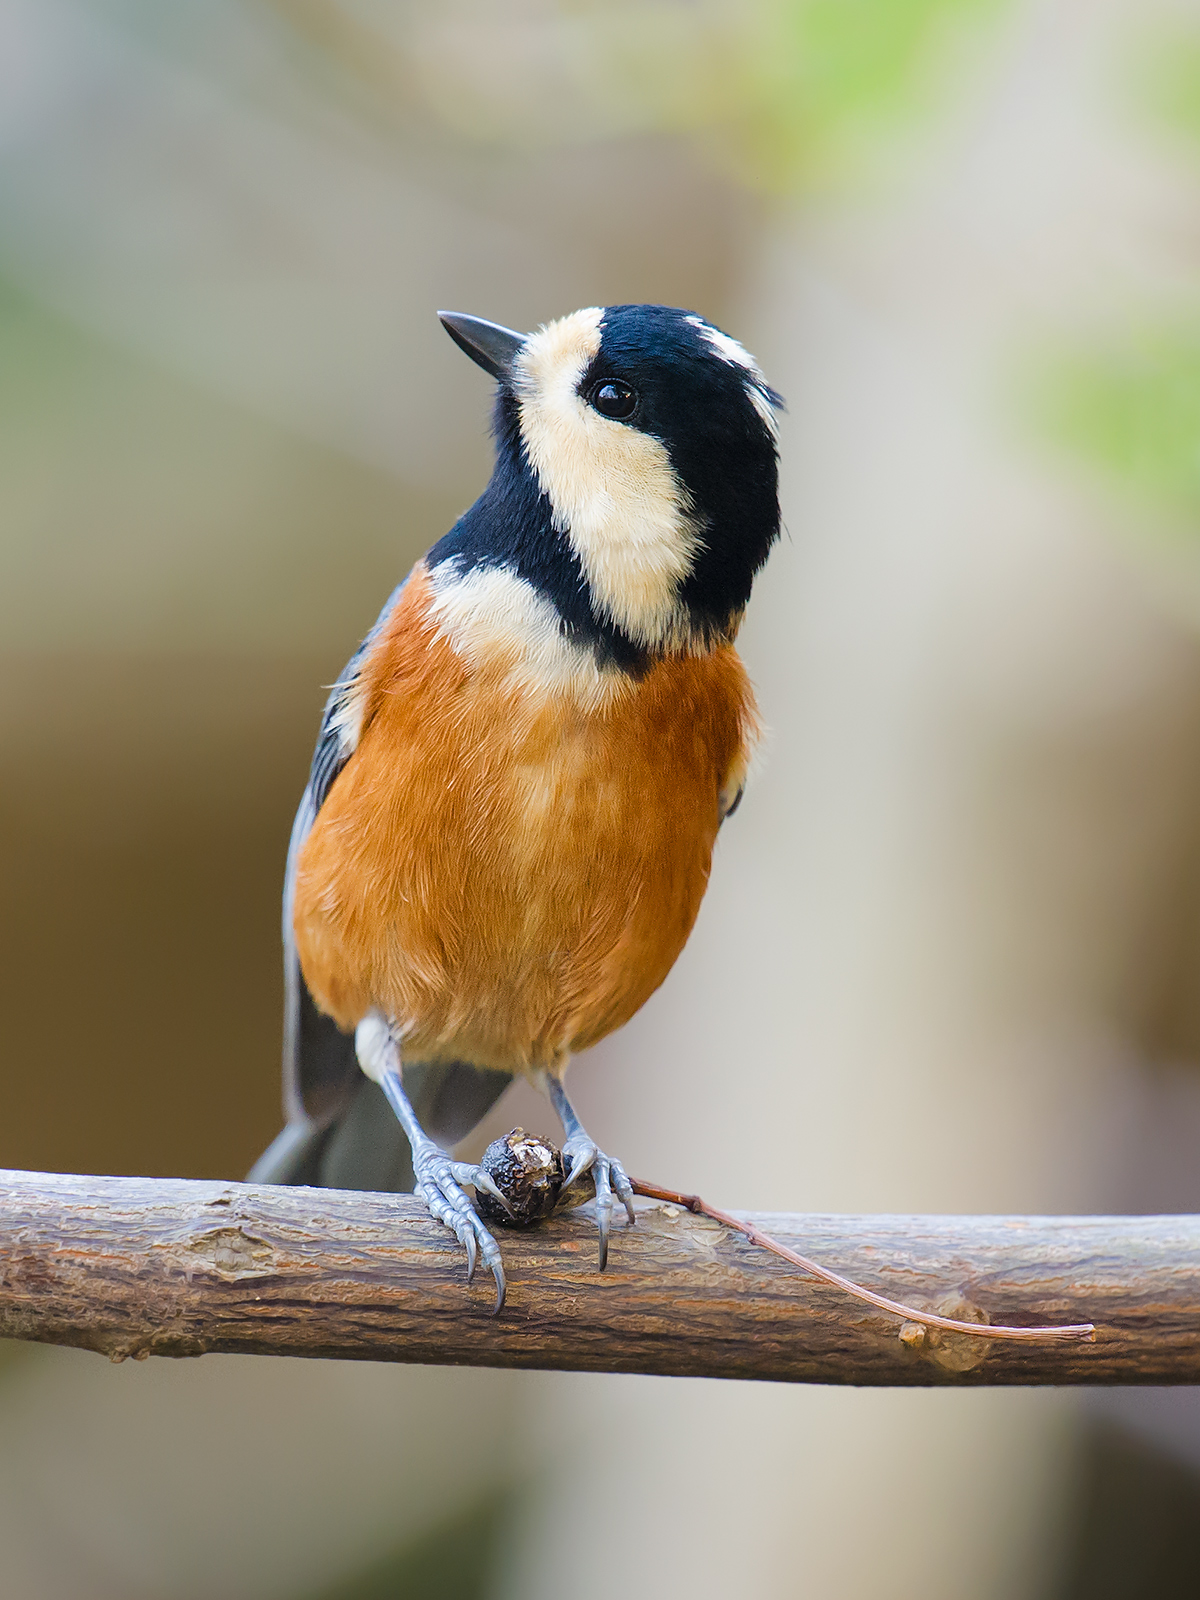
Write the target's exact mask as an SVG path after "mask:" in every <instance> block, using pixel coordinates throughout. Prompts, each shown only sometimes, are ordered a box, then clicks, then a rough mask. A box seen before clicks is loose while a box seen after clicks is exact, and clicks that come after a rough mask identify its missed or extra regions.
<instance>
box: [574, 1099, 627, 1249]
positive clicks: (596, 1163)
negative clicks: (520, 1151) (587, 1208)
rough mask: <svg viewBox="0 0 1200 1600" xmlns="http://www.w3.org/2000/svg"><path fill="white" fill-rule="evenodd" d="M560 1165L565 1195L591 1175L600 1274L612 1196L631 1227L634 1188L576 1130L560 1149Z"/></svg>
mask: <svg viewBox="0 0 1200 1600" xmlns="http://www.w3.org/2000/svg"><path fill="white" fill-rule="evenodd" d="M562 1155H563V1166H564V1167H565V1168H566V1169H567V1180H566V1182H565V1183H564V1184H563V1190H564V1192H565V1191H566V1190H567V1189H569V1188H570V1187H571V1186H572V1184H574V1183H577V1182H578V1181H579V1179H580V1178H582V1177H583V1176H584V1174H585V1173H588V1172H590V1173H591V1175H592V1183H593V1184H594V1185H595V1189H596V1228H597V1230H598V1232H599V1235H600V1271H601V1272H603V1271H604V1268H605V1267H606V1266H607V1265H608V1235H609V1229H610V1228H611V1226H612V1214H613V1195H614V1191H615V1194H616V1198H617V1199H618V1200H620V1202H621V1204H622V1205H623V1206H624V1207H625V1212H626V1215H627V1216H628V1218H629V1222H630V1225H631V1226H632V1225H633V1223H634V1222H635V1221H636V1220H637V1219H636V1217H635V1215H634V1210H633V1185H632V1184H631V1183H630V1181H629V1178H628V1176H627V1174H626V1172H625V1168H624V1167H623V1166H622V1165H621V1163H620V1162H619V1161H617V1160H615V1159H614V1158H613V1157H612V1156H606V1155H605V1154H604V1151H603V1150H601V1149H599V1148H598V1147H597V1145H596V1143H595V1141H594V1140H593V1139H591V1138H590V1137H589V1136H588V1134H586V1133H585V1132H584V1130H583V1129H582V1128H577V1129H576V1130H575V1131H574V1132H573V1133H571V1134H570V1135H569V1136H568V1138H567V1140H566V1142H565V1143H564V1145H563V1147H562Z"/></svg>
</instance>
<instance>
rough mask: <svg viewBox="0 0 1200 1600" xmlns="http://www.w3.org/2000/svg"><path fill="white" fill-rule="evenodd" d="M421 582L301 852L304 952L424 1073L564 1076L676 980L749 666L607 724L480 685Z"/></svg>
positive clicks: (641, 699) (337, 1000)
mask: <svg viewBox="0 0 1200 1600" xmlns="http://www.w3.org/2000/svg"><path fill="white" fill-rule="evenodd" d="M429 601H430V586H429V581H428V578H427V577H426V576H425V575H424V574H423V572H421V571H420V570H418V572H417V573H414V575H413V577H412V578H411V579H410V580H409V583H408V585H407V586H406V588H405V591H404V594H403V596H402V598H401V600H400V603H399V604H398V606H397V608H396V611H395V613H394V614H393V616H392V618H391V620H390V622H389V624H388V625H387V627H386V628H385V630H384V632H383V634H382V635H381V637H380V639H379V641H378V643H377V645H376V647H375V650H374V652H373V654H372V657H371V660H370V661H369V663H368V667H367V677H366V682H365V685H364V699H365V722H364V729H363V732H362V735H361V738H360V741H359V745H358V748H357V750H356V751H355V754H354V755H353V756H352V757H351V759H350V761H349V762H348V764H347V765H346V767H345V769H344V770H343V772H342V773H341V775H340V776H339V777H338V779H337V781H336V782H335V784H334V786H333V788H332V790H331V791H330V794H329V796H328V798H327V799H326V801H325V804H324V806H323V807H322V809H321V812H320V814H319V815H318V817H317V820H316V823H315V824H314V827H313V830H312V833H311V834H310V836H309V838H308V841H307V843H306V844H305V846H304V849H303V851H302V853H301V856H300V860H299V864H298V871H297V878H296V898H295V929H296V942H297V948H298V950H299V954H300V961H301V965H302V967H303V971H304V976H305V980H306V982H307V983H308V986H309V988H310V990H311V992H312V994H313V997H314V998H315V1000H316V1001H317V1003H318V1005H320V1006H321V1008H322V1009H323V1010H325V1011H327V1012H328V1013H329V1014H330V1015H331V1016H333V1017H334V1018H336V1020H337V1021H338V1022H339V1023H340V1024H341V1025H342V1026H343V1027H345V1028H352V1027H354V1026H355V1025H356V1024H357V1022H358V1021H359V1020H360V1019H361V1017H362V1016H363V1015H364V1014H365V1013H366V1011H367V1010H368V1009H370V1008H371V1007H372V1006H378V1007H379V1008H380V1009H381V1010H382V1011H383V1012H384V1013H385V1014H386V1015H387V1016H389V1017H391V1018H392V1019H393V1021H394V1022H395V1023H396V1024H397V1026H398V1028H399V1030H400V1031H401V1033H402V1034H403V1037H404V1049H405V1054H406V1056H407V1057H408V1059H410V1060H425V1061H428V1060H438V1059H456V1060H464V1061H471V1062H474V1063H476V1064H477V1065H483V1066H491V1067H499V1068H502V1069H505V1070H507V1071H514V1072H515V1071H520V1070H522V1069H526V1068H530V1067H537V1066H548V1065H553V1064H555V1063H556V1062H558V1061H560V1060H562V1059H563V1058H564V1056H565V1055H567V1054H568V1053H570V1052H572V1051H574V1050H579V1049H582V1048H584V1047H585V1046H587V1045H590V1044H594V1043H595V1042H596V1041H597V1040H598V1039H601V1038H603V1037H604V1035H605V1034H607V1033H609V1032H611V1031H612V1029H614V1028H617V1027H619V1026H620V1025H621V1024H622V1023H623V1022H626V1021H627V1020H628V1019H629V1018H630V1017H631V1016H632V1015H633V1013H634V1012H635V1011H636V1010H637V1009H638V1007H639V1006H640V1005H641V1004H642V1003H643V1001H645V1000H646V999H647V997H648V996H649V995H650V994H651V993H652V992H653V991H654V990H655V989H656V988H657V987H658V985H659V984H660V983H661V982H662V981H663V979H664V978H665V977H666V975H667V973H668V972H669V970H670V968H671V966H672V964H673V962H674V961H675V958H676V957H677V956H678V954H679V952H680V950H681V949H682V948H683V944H684V941H685V940H686V938H687V936H688V933H689V932H690V931H691V927H692V924H693V922H694V921H695V917H696V913H697V911H698V909H699V906H700V900H701V897H702V895H703V893H704V889H705V885H706V883H707V880H708V873H709V866H710V862H711V856H712V847H713V841H714V839H715V838H716V833H717V827H718V824H719V820H720V811H719V795H720V792H721V790H722V788H723V787H725V786H727V785H728V784H729V781H730V777H731V774H732V775H733V776H734V777H735V778H736V777H738V776H739V775H740V771H741V769H742V768H744V763H745V752H746V748H747V742H748V739H749V737H750V734H751V731H752V729H753V725H754V706H753V699H752V695H751V691H750V687H749V683H748V681H747V679H746V675H745V670H744V668H743V667H742V664H741V662H740V660H739V659H738V657H737V655H736V653H735V652H734V651H733V650H732V649H731V648H729V647H724V648H721V649H718V650H715V651H713V652H712V653H711V654H709V655H707V656H704V657H699V658H683V659H679V660H670V661H665V662H662V663H661V664H659V665H658V666H656V667H654V668H653V669H652V670H651V671H650V672H649V673H648V674H647V676H646V677H645V678H644V679H642V680H641V681H640V682H638V683H636V684H635V685H633V686H632V687H631V688H630V689H629V690H628V691H626V692H624V693H622V694H620V695H617V696H615V697H610V699H609V700H608V702H607V703H604V704H601V705H599V706H597V705H596V704H595V703H594V702H593V703H591V704H585V703H583V702H582V701H581V700H580V698H579V697H578V696H573V695H572V694H570V693H569V692H567V691H565V690H562V689H561V687H560V688H559V689H558V690H556V691H554V692H551V691H549V690H548V691H547V692H546V693H544V694H541V693H537V692H534V691H532V690H531V689H530V687H529V686H528V684H525V685H524V686H522V685H519V684H517V683H515V682H514V680H513V676H512V673H511V672H510V671H509V670H508V665H507V664H506V663H505V662H504V661H503V660H497V661H496V663H495V664H494V666H493V665H491V664H485V665H483V666H480V665H478V663H476V664H475V665H468V664H467V662H466V661H464V659H463V658H462V657H461V656H460V655H458V654H457V653H456V652H455V650H454V649H453V648H452V647H451V646H450V644H449V643H448V642H447V641H446V640H445V639H444V638H442V637H441V636H440V635H439V634H438V633H437V631H436V630H435V629H434V627H433V626H432V624H431V623H430V622H429V620H428V616H427V612H428V606H429Z"/></svg>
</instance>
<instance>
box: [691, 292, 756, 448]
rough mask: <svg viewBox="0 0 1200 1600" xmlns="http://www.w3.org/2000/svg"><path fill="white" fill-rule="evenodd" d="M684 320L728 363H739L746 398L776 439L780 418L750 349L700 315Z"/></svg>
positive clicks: (731, 364) (735, 365)
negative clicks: (743, 377) (743, 379)
mask: <svg viewBox="0 0 1200 1600" xmlns="http://www.w3.org/2000/svg"><path fill="white" fill-rule="evenodd" d="M687 320H688V321H689V322H690V323H691V325H692V327H693V328H696V329H697V330H698V331H699V332H700V333H701V334H703V336H704V338H705V339H707V341H708V343H709V345H710V346H711V347H712V349H713V350H715V351H716V353H717V354H718V355H719V356H720V358H721V360H722V361H724V362H727V363H728V365H729V366H731V367H740V368H741V369H742V371H743V372H744V373H745V374H746V378H745V381H744V384H743V387H744V388H745V391H746V398H747V399H748V400H749V402H750V404H751V405H752V406H753V407H754V409H755V411H757V412H758V414H759V416H760V417H761V418H762V420H763V422H764V423H765V424H766V426H767V429H768V431H769V432H770V435H771V437H772V439H777V438H778V437H779V419H778V417H777V416H776V415H775V407H774V406H773V405H772V404H771V399H770V393H769V390H768V386H767V380H766V379H765V378H764V377H763V375H762V372H761V371H760V370H759V365H758V362H757V361H755V359H754V357H753V356H752V355H751V354H750V352H749V350H747V349H746V348H745V346H744V345H740V344H739V343H738V342H737V340H736V339H731V338H730V337H729V335H728V334H727V333H722V332H721V330H720V328H714V327H713V325H712V324H711V323H710V322H705V320H704V318H703V317H689V318H688V319H687Z"/></svg>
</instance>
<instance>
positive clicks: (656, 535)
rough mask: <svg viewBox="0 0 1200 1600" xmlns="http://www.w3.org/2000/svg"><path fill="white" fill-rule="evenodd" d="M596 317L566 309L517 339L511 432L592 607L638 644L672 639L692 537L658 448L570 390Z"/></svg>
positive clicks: (593, 342)
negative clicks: (519, 440) (517, 426)
mask: <svg viewBox="0 0 1200 1600" xmlns="http://www.w3.org/2000/svg"><path fill="white" fill-rule="evenodd" d="M602 316H603V312H602V311H601V310H600V309H599V307H596V306H593V307H591V308H590V309H588V310H586V311H576V312H575V313H574V314H573V315H572V316H569V317H563V318H562V319H561V320H560V321H558V322H552V323H550V324H548V326H546V327H545V328H541V329H539V331H538V332H537V333H535V334H532V335H531V336H530V338H529V339H527V340H526V342H525V345H524V347H523V349H522V350H521V352H520V354H519V355H518V357H517V360H516V363H515V367H514V383H515V387H516V391H517V396H518V400H519V403H520V408H521V433H522V436H523V438H524V441H525V448H526V451H527V453H528V456H529V461H530V465H531V466H532V467H533V469H534V471H535V473H536V474H537V478H538V482H539V484H540V485H541V487H542V490H543V491H544V493H545V494H546V496H547V498H548V499H549V501H550V504H551V506H552V507H553V511H554V522H555V526H556V527H557V528H558V530H559V531H560V532H561V533H563V534H565V535H566V536H567V538H568V539H569V540H570V542H571V546H572V548H573V549H574V551H575V553H576V555H577V556H578V557H579V561H580V564H581V565H582V567H583V570H584V575H585V576H586V578H587V581H588V585H589V587H590V589H591V592H592V595H593V598H594V600H595V601H596V603H597V605H598V606H599V607H600V608H601V609H602V610H603V612H604V613H605V614H606V615H607V616H608V617H609V618H610V619H611V620H612V621H613V622H614V623H616V625H617V626H618V627H619V628H620V629H621V630H622V631H623V632H624V633H626V634H628V636H629V637H630V638H631V639H633V640H635V641H636V642H637V643H638V644H643V645H652V646H664V645H671V644H680V643H683V642H685V641H686V639H687V637H688V631H689V630H688V623H687V617H686V614H685V612H684V610H683V607H682V606H681V605H680V603H679V587H680V584H681V583H682V581H683V580H684V579H685V578H686V577H687V575H688V573H689V572H690V571H691V568H692V561H693V558H694V556H695V554H696V551H697V549H698V547H699V544H700V539H699V536H698V533H697V530H696V527H695V523H694V521H693V519H692V517H691V515H690V508H689V506H688V504H687V496H686V494H685V493H684V490H683V487H682V485H681V484H680V482H679V480H678V478H677V477H676V475H675V472H674V469H673V468H672V466H671V462H670V457H669V456H668V454H667V451H666V448H665V446H664V445H662V444H661V443H660V442H659V440H657V439H652V438H651V437H650V436H649V434H645V433H640V432H639V431H638V430H637V429H636V428H631V427H627V426H626V425H625V424H624V423H621V422H616V421H613V420H612V419H611V418H608V417H602V416H601V415H600V413H599V412H598V411H595V410H594V409H593V408H592V407H591V406H589V405H588V404H587V403H586V402H585V401H584V400H583V399H582V398H581V397H580V395H579V394H578V393H577V390H578V386H579V380H580V379H581V378H582V376H583V374H584V372H585V371H586V370H587V367H588V365H589V363H590V362H591V361H592V360H593V358H594V357H595V355H596V354H597V352H598V351H599V349H600V321H601V318H602Z"/></svg>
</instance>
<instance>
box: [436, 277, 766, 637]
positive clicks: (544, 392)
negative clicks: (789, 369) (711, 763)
mask: <svg viewBox="0 0 1200 1600" xmlns="http://www.w3.org/2000/svg"><path fill="white" fill-rule="evenodd" d="M440 316H441V320H442V322H443V324H444V325H445V327H446V330H447V332H448V333H449V334H450V336H451V337H452V338H453V339H454V340H455V342H456V343H457V344H459V345H460V346H461V347H462V348H463V349H464V350H465V351H466V352H467V354H468V355H470V356H471V357H472V359H473V360H475V361H476V362H478V364H479V365H480V366H482V367H483V368H484V369H485V370H486V371H488V372H490V373H491V374H492V375H493V376H494V377H495V378H497V379H498V381H499V392H498V395H497V400H496V411H495V422H494V431H495V435H496V443H497V462H496V470H495V474H494V475H493V479H492V482H491V484H490V485H489V489H488V492H487V493H486V494H485V495H484V496H483V497H482V499H481V501H480V502H479V503H478V506H477V508H475V513H476V522H477V523H478V526H477V527H475V528H474V530H473V542H474V544H476V545H479V544H480V541H482V543H483V544H487V543H488V542H489V540H490V541H491V543H492V547H493V553H492V556H491V558H490V559H492V560H493V562H494V563H496V564H504V565H506V566H507V567H509V568H511V569H512V570H513V571H515V572H516V573H517V574H518V575H519V576H520V577H521V578H523V579H524V580H525V581H526V582H529V583H532V584H533V585H534V586H535V587H536V588H537V589H538V590H539V591H540V593H541V594H542V595H543V596H544V597H545V598H547V599H549V600H551V601H552V602H553V603H554V604H555V605H556V606H557V607H558V609H559V611H560V613H561V615H562V618H563V627H564V631H566V632H568V633H570V634H572V635H573V636H575V637H576V638H577V639H578V642H579V643H580V644H591V645H593V646H594V647H596V648H597V650H598V652H599V653H601V654H602V655H607V656H609V657H612V658H614V659H615V661H616V662H617V663H618V664H625V665H633V664H635V663H636V662H637V661H638V660H639V659H640V660H645V659H646V658H648V657H653V656H654V655H657V654H661V653H664V652H678V651H687V650H696V649H708V648H711V647H712V646H713V645H714V644H716V643H719V642H721V641H722V640H727V639H730V638H732V637H733V635H734V633H735V632H736V631H737V627H738V623H739V621H740V619H741V615H742V611H743V610H744V608H745V605H746V602H747V600H748V599H749V596H750V587H751V584H752V582H753V580H754V575H755V573H756V572H757V571H758V569H759V568H760V567H761V566H762V564H763V562H764V561H765V560H766V558H767V554H768V552H769V550H770V548H771V545H772V544H773V542H774V541H775V539H776V537H777V536H778V532H779V500H778V488H777V449H776V426H775V411H776V409H777V408H778V407H779V406H780V405H781V404H782V402H781V401H780V398H779V396H778V395H777V394H775V393H774V391H773V390H772V389H770V388H769V387H768V385H767V383H766V381H765V380H764V378H763V376H762V374H761V372H760V371H759V369H758V366H757V365H756V363H755V362H754V360H753V358H752V357H751V356H749V355H748V354H747V353H746V351H745V350H743V348H742V347H741V345H740V344H738V343H737V342H736V341H735V340H733V339H731V338H730V337H729V336H728V335H727V334H724V333H722V332H721V331H720V329H718V328H715V327H713V326H712V325H711V324H710V323H708V322H706V321H705V320H704V319H703V318H702V317H698V316H695V315H694V314H692V313H691V312H687V311H680V310H676V309H675V308H673V307H670V306H655V305H627V306H608V307H606V308H603V309H601V308H597V307H592V308H590V309H588V310H584V311H576V312H574V313H573V314H572V315H571V316H567V317H562V318H560V319H559V320H558V321H556V322H551V323H548V324H546V325H545V326H544V327H542V328H539V329H538V330H537V331H536V332H535V333H531V334H528V335H525V334H519V333H513V332H511V331H510V330H509V329H507V328H502V327H499V326H497V325H496V324H495V323H490V322H483V321H481V320H480V319H478V318H475V317H466V316H461V315H459V314H457V313H453V312H442V313H440ZM471 515H472V513H468V516H469V517H470V516H471ZM465 522H466V519H464V523H465ZM459 542H460V544H461V542H462V541H461V540H460V541H459ZM448 553H450V552H448ZM466 553H467V552H466V550H465V548H464V549H463V550H462V551H461V552H459V559H460V560H461V559H462V558H463V556H464V555H465V554H466ZM473 559H475V560H476V561H477V562H485V561H486V560H487V559H489V557H488V555H487V552H486V550H484V549H482V548H480V549H478V550H476V552H475V554H474V557H473Z"/></svg>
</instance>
